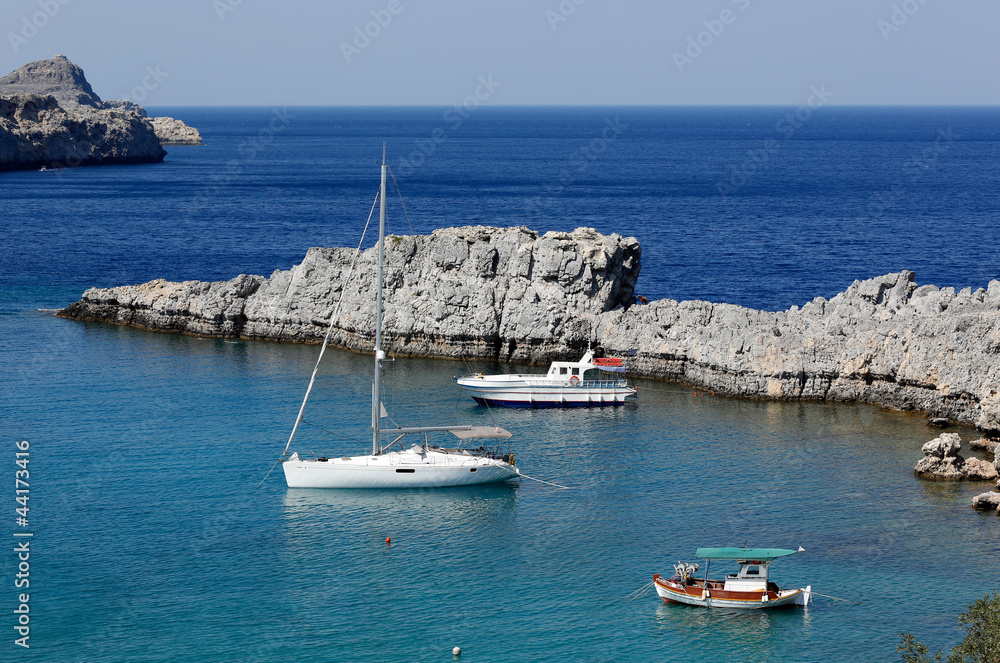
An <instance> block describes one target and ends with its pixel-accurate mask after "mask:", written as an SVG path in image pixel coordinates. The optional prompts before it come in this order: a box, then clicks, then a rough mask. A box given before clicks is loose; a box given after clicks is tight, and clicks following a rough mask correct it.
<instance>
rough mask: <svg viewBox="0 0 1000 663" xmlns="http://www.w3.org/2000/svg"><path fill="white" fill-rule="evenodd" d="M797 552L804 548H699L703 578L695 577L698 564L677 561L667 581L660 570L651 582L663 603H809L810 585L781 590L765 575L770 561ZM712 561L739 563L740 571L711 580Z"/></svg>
mask: <svg viewBox="0 0 1000 663" xmlns="http://www.w3.org/2000/svg"><path fill="white" fill-rule="evenodd" d="M799 552H804V550H803V549H802V548H799V549H798V550H784V549H781V548H698V550H697V551H696V552H695V556H696V557H700V558H702V559H704V560H705V575H704V577H702V578H696V577H694V574H695V572H697V571H698V565H697V564H685V563H683V562H678V563H677V564H675V565H674V575H673V576H671V577H670V579H669V580H666V579H664V578H662V577H660V574H659V573H657V574H655V575H653V585H654V586H655V587H656V593H657V594H659V596H660V598H661V599H663V601H664V603H682V604H684V605H697V606H702V607H705V608H738V609H743V610H756V609H760V608H781V607H785V606H796V605H802V606H804V605H809V601H810V599H811V598H812V585H809V586H807V587H804V588H800V589H781V588H780V587H778V585H776V584H775V583H773V582H771V581H770V579H769V578H768V568H769V567H770V566H771V562H773V561H774V560H776V559H778V558H779V557H786V556H788V555H794V554H795V553H799ZM712 560H729V561H735V562H737V563H738V564H739V565H740V570H739V572H738V573H730V574H728V575H726V576H725V578H724V579H720V580H710V579H709V577H708V569H709V565H710V564H711V562H712Z"/></svg>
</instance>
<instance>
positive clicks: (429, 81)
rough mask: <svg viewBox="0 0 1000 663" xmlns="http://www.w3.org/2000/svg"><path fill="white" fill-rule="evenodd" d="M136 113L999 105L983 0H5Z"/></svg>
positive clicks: (16, 48)
mask: <svg viewBox="0 0 1000 663" xmlns="http://www.w3.org/2000/svg"><path fill="white" fill-rule="evenodd" d="M0 35H2V36H3V43H2V44H0V75H2V74H6V73H7V72H9V71H12V70H14V69H16V68H18V67H20V66H21V65H23V64H26V63H27V62H31V61H34V60H40V59H45V58H50V57H52V56H53V55H55V54H63V55H65V56H67V57H68V58H69V59H70V60H72V61H74V62H75V63H76V64H78V65H80V66H81V67H82V68H83V69H84V71H85V72H86V75H87V79H88V80H89V81H90V83H91V85H92V86H93V87H94V90H95V92H97V94H98V95H99V96H101V97H102V98H104V99H116V98H119V99H120V98H124V99H132V100H133V101H137V102H139V103H142V104H143V105H148V106H226V105H237V106H245V105H264V106H266V105H293V106H297V105H324V106H342V105H351V106H354V105H436V106H450V105H454V104H461V103H463V101H464V100H466V99H467V98H468V97H469V96H470V95H472V96H475V97H477V99H478V100H479V101H480V102H481V103H484V104H486V103H488V104H490V105H634V104H641V105H799V104H802V103H806V102H807V101H808V100H809V98H810V95H812V94H814V93H815V91H816V90H820V91H823V92H824V95H823V96H825V97H827V98H828V101H825V102H824V103H831V104H837V105H1000V84H998V83H1000V80H998V74H1000V66H998V65H1000V36H998V35H1000V2H997V1H996V0H822V1H821V0H614V1H612V0H535V1H528V0H493V1H492V2H490V1H487V0H352V1H350V2H347V1H343V0H339V1H338V0H326V1H319V0H283V1H281V2H278V1H277V0H127V1H126V0H3V2H2V6H0Z"/></svg>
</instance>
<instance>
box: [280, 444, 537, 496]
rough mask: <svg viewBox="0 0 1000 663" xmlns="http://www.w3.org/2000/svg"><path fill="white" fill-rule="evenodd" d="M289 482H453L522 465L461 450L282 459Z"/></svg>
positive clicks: (501, 474) (471, 482) (479, 480)
mask: <svg viewBox="0 0 1000 663" xmlns="http://www.w3.org/2000/svg"><path fill="white" fill-rule="evenodd" d="M282 469H283V470H284V472H285V482H286V483H287V484H288V487H289V488H447V487H451V486H476V485H481V484H488V483H497V482H500V481H507V480H509V479H514V478H516V477H518V476H519V473H518V471H517V468H516V467H514V466H512V465H510V464H508V463H506V462H504V461H502V460H497V459H494V458H486V457H482V456H475V455H462V454H457V453H435V452H429V453H426V454H415V453H409V452H392V453H387V454H382V455H380V456H353V457H344V458H331V459H328V460H324V461H320V460H303V459H300V458H298V456H297V455H295V456H292V458H290V459H289V460H286V461H284V462H283V463H282Z"/></svg>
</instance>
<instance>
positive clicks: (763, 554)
mask: <svg viewBox="0 0 1000 663" xmlns="http://www.w3.org/2000/svg"><path fill="white" fill-rule="evenodd" d="M797 552H802V549H801V548H799V549H798V550H786V549H783V548H698V551H697V552H695V557H701V558H703V559H734V560H736V561H737V562H746V561H759V562H770V561H772V560H775V559H778V558H779V557H785V556H787V555H794V554H795V553H797Z"/></svg>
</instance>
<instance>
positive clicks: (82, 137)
mask: <svg viewBox="0 0 1000 663" xmlns="http://www.w3.org/2000/svg"><path fill="white" fill-rule="evenodd" d="M161 132H162V135H161ZM161 142H167V143H169V144H200V142H201V136H200V134H198V132H197V130H194V129H191V128H190V127H187V126H186V125H184V124H183V123H182V122H179V121H178V120H173V119H172V118H156V119H154V120H149V119H148V118H147V117H146V111H145V109H144V108H143V107H142V106H139V105H138V104H135V103H132V102H130V101H109V102H104V101H102V100H101V98H100V97H98V96H97V94H96V93H95V92H94V90H93V88H92V87H91V86H90V83H88V82H87V79H86V77H85V76H84V73H83V70H82V69H81V68H80V67H78V66H77V65H75V64H73V63H72V62H70V61H69V60H68V59H66V58H65V57H64V56H62V55H57V56H55V57H54V58H52V59H51V60H39V61H37V62H31V63H29V64H26V65H25V66H23V67H21V68H20V69H17V70H15V71H13V72H11V73H10V74H8V75H7V76H4V77H3V78H0V170H15V169H27V168H39V167H43V166H44V167H49V168H60V167H62V168H65V167H73V166H88V165H98V164H122V163H155V162H159V161H162V160H163V157H164V156H165V155H166V152H165V151H164V149H163V146H162V144H161Z"/></svg>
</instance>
